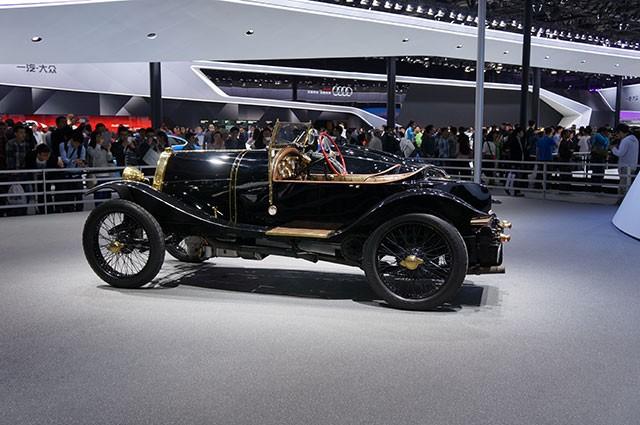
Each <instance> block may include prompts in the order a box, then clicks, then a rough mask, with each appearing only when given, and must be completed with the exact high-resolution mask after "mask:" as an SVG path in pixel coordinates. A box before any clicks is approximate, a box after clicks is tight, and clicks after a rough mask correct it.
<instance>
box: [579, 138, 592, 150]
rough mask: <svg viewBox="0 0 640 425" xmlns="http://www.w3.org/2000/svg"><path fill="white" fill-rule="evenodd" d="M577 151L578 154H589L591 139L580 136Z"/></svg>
mask: <svg viewBox="0 0 640 425" xmlns="http://www.w3.org/2000/svg"><path fill="white" fill-rule="evenodd" d="M578 149H579V151H580V152H591V137H590V136H580V137H579V138H578Z"/></svg>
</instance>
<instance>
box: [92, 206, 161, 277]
mask: <svg viewBox="0 0 640 425" xmlns="http://www.w3.org/2000/svg"><path fill="white" fill-rule="evenodd" d="M119 219H121V221H120V222H118V220H119ZM82 246H83V249H84V255H85V257H86V258H87V261H88V262H89V265H90V266H91V268H92V269H93V271H94V272H95V273H96V274H97V275H98V276H99V277H100V279H102V280H104V281H105V282H107V283H108V284H109V285H111V286H115V287H117V288H139V287H141V286H143V285H145V284H147V283H149V282H151V280H153V278H155V277H156V275H157V274H158V272H159V271H160V268H161V267H162V263H163V262H164V250H165V246H164V235H163V233H162V228H161V227H160V224H158V221H157V220H156V219H155V218H154V217H153V216H152V215H151V214H150V213H149V212H148V211H147V210H145V209H144V208H142V207H141V206H139V205H137V204H135V203H133V202H131V201H127V200H124V199H115V200H112V201H108V202H105V203H104V204H102V205H100V206H98V207H97V208H95V209H94V210H93V211H92V212H91V214H89V217H88V218H87V221H86V222H85V225H84V230H83V233H82ZM112 250H117V252H114V251H112Z"/></svg>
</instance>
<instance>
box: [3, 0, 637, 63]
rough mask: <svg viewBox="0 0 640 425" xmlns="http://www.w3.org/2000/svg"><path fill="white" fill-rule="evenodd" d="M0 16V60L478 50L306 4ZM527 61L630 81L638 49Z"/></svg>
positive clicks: (48, 9) (467, 30)
mask: <svg viewBox="0 0 640 425" xmlns="http://www.w3.org/2000/svg"><path fill="white" fill-rule="evenodd" d="M0 10H1V12H0V38H1V39H2V40H3V44H4V45H5V46H11V47H10V49H8V51H5V52H3V53H4V54H3V55H0V63H31V62H34V61H37V62H40V63H79V62H85V63H88V62H150V61H162V62H164V61H191V60H199V59H214V60H250V59H289V58H298V59H299V58H320V57H365V56H369V57H371V56H418V55H424V56H441V57H452V58H459V59H469V60H474V59H475V52H476V46H475V45H476V43H475V36H476V28H473V27H467V26H463V25H458V24H450V23H446V22H438V21H433V20H428V19H423V18H415V17H410V16H402V15H396V14H389V13H384V12H377V11H370V10H364V9H358V8H352V7H344V6H336V5H331V4H327V3H320V2H313V1H305V0H269V1H267V0H190V1H188V2H180V1H175V0H98V1H95V0H94V1H78V0H57V1H56V0H44V1H42V0H41V1H29V0H22V1H20V0H8V1H2V2H0ZM249 30H251V31H253V33H252V35H246V32H247V31H249ZM149 34H156V35H157V36H156V37H155V38H153V37H151V39H150V38H149V37H147V35H149ZM32 37H41V38H42V41H39V42H33V41H32ZM405 40H406V41H405ZM486 42H487V44H486V60H487V61H492V62H498V63H505V64H516V65H517V64H519V63H520V60H521V44H522V35H519V34H514V33H509V32H504V31H496V30H491V29H488V30H487V39H486ZM531 64H532V66H537V67H543V68H553V69H560V70H572V71H583V72H595V73H602V74H612V75H636V74H638V73H639V71H638V70H639V69H640V52H638V51H633V50H622V49H616V48H608V47H603V46H596V45H589V44H580V43H573V42H569V41H561V40H552V39H546V38H537V37H534V38H533V44H532V50H531Z"/></svg>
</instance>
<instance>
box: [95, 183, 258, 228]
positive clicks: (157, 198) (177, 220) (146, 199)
mask: <svg viewBox="0 0 640 425" xmlns="http://www.w3.org/2000/svg"><path fill="white" fill-rule="evenodd" d="M101 190H103V191H104V190H109V191H112V192H116V193H117V194H118V196H119V197H120V199H125V200H128V201H131V202H134V203H136V204H138V205H140V206H141V207H142V208H144V209H145V210H147V211H149V213H151V215H153V216H154V217H155V218H156V220H158V223H160V226H162V229H163V230H164V231H165V232H167V233H173V232H180V233H185V234H192V233H191V232H195V233H193V234H209V235H217V236H220V237H247V238H255V237H260V236H263V235H264V232H265V231H266V230H267V229H266V228H263V227H261V226H252V225H230V224H229V223H228V222H227V221H226V220H220V219H217V218H215V217H214V216H213V215H212V214H208V213H206V212H204V211H202V210H199V209H198V208H196V207H193V206H191V205H188V204H186V203H184V202H183V201H181V200H180V199H178V198H175V197H173V196H171V195H168V194H166V193H163V192H160V191H158V190H156V189H155V188H153V187H152V186H150V185H149V184H147V183H142V182H136V181H125V180H119V181H113V182H107V183H103V184H101V185H99V186H96V187H94V188H92V189H90V190H89V191H87V192H86V193H85V194H86V195H89V194H92V193H95V192H97V191H101Z"/></svg>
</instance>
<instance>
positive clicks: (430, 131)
mask: <svg viewBox="0 0 640 425" xmlns="http://www.w3.org/2000/svg"><path fill="white" fill-rule="evenodd" d="M435 134H436V131H435V129H434V127H433V125H431V124H429V125H428V126H427V127H426V128H425V129H424V131H423V133H422V144H421V145H420V150H421V151H422V156H423V157H424V158H433V157H434V156H435V154H436V136H435Z"/></svg>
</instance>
